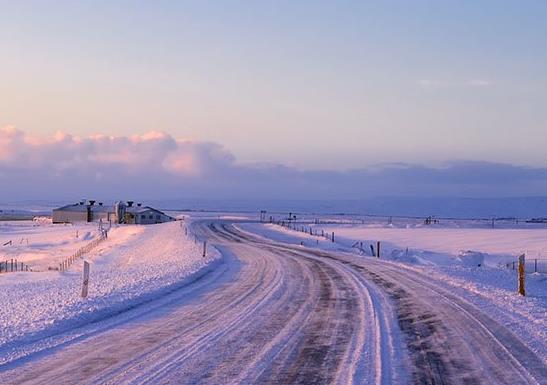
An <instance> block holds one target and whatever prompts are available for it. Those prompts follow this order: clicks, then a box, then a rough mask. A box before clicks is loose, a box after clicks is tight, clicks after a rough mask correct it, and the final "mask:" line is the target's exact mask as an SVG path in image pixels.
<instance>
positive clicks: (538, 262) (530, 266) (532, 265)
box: [505, 258, 547, 273]
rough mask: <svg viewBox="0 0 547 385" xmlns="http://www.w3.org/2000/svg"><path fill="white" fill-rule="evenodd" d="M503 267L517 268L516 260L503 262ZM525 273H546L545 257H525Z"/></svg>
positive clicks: (546, 260) (546, 261)
mask: <svg viewBox="0 0 547 385" xmlns="http://www.w3.org/2000/svg"><path fill="white" fill-rule="evenodd" d="M505 267H506V268H508V269H511V270H517V269H518V261H513V262H509V263H506V264H505ZM524 271H525V272H526V273H547V259H545V258H526V262H525V264H524Z"/></svg>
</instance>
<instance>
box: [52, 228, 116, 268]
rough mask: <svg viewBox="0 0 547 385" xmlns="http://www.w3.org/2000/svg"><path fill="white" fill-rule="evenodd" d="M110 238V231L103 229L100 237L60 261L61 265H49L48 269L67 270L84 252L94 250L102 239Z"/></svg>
mask: <svg viewBox="0 0 547 385" xmlns="http://www.w3.org/2000/svg"><path fill="white" fill-rule="evenodd" d="M107 238H108V231H107V230H101V232H100V235H99V238H97V239H94V240H92V241H91V242H89V243H88V244H87V245H85V246H83V247H81V248H80V249H78V251H76V252H75V253H74V254H72V255H71V256H70V257H68V258H66V259H64V260H63V261H62V262H61V263H59V267H49V268H48V270H59V271H66V270H68V268H69V267H70V266H71V265H72V264H73V263H74V262H76V260H77V259H78V258H81V257H82V256H83V255H84V254H86V253H89V252H90V251H91V250H93V249H94V248H95V247H97V246H98V245H99V243H101V242H102V241H104V240H105V239H107Z"/></svg>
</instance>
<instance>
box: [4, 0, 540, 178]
mask: <svg viewBox="0 0 547 385" xmlns="http://www.w3.org/2000/svg"><path fill="white" fill-rule="evenodd" d="M175 3H176V4H175ZM0 7H1V8H0V9H1V10H2V11H1V12H0V52H1V53H2V54H1V59H0V127H1V126H5V125H15V126H17V127H18V128H19V129H21V130H23V131H25V132H26V133H27V134H30V135H38V136H40V135H43V136H51V135H52V134H53V133H54V132H55V131H57V130H61V131H64V132H68V133H71V134H74V135H82V136H85V135H90V134H97V133H102V134H107V135H115V136H118V135H121V136H125V135H133V134H142V133H145V132H147V131H150V130H159V131H165V132H167V133H169V134H170V135H171V136H173V137H175V138H192V139H195V140H199V141H212V142H217V143H220V144H222V145H223V146H225V147H226V148H227V149H228V150H229V151H230V152H232V153H233V154H234V156H235V158H236V159H237V160H238V161H239V162H272V163H283V164H287V165H291V166H297V167H300V168H307V169H355V168H362V167H366V166H369V165H372V164H376V163H384V162H405V163H421V164H428V165H432V164H437V163H440V162H443V161H447V160H484V161H491V162H505V163H515V164H520V165H531V166H542V167H543V166H547V155H546V154H547V152H545V148H546V147H547V134H546V131H547V2H545V1H428V2H425V1H377V2H351V1H346V2H319V1H310V2H307V1H300V2H294V1H275V2H255V1H247V2H243V1H230V2H227V1H226V2H221V1H217V2H205V1H193V2H186V1H180V2H173V1H153V2H151V1H140V2H139V1H65V2H61V1H55V2H53V1H49V2H45V1H24V2H15V1H0Z"/></svg>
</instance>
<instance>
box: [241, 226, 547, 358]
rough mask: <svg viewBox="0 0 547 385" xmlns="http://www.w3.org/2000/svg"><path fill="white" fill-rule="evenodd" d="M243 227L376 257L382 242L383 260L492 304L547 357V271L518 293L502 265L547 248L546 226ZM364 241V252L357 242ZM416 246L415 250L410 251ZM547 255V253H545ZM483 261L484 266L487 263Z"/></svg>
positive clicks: (529, 276) (531, 275)
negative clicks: (375, 249) (326, 235)
mask: <svg viewBox="0 0 547 385" xmlns="http://www.w3.org/2000/svg"><path fill="white" fill-rule="evenodd" d="M237 226H238V227H239V228H240V229H241V230H243V231H246V232H249V233H252V234H258V235H260V236H262V237H264V238H267V239H272V240H276V241H280V242H286V243H292V244H301V245H302V246H303V247H313V248H321V249H325V250H334V251H340V252H350V253H352V254H358V255H361V256H362V257H363V258H372V257H371V250H370V247H369V246H370V245H371V244H372V245H373V246H374V247H376V241H377V240H379V241H381V258H382V260H387V261H388V263H392V264H398V265H399V266H401V268H403V269H411V270H415V271H420V272H425V273H426V274H428V275H429V276H431V277H432V279H435V280H438V281H440V282H445V283H446V285H447V287H449V288H450V290H452V291H454V292H457V293H458V295H461V296H462V297H463V298H466V299H467V300H468V301H470V302H472V303H474V304H476V305H478V306H479V307H480V308H482V309H484V310H486V312H487V313H488V314H490V315H491V316H492V317H494V318H495V319H496V320H498V321H499V322H500V323H501V324H503V325H505V326H507V327H508V328H509V329H510V330H512V331H514V332H515V333H516V334H518V335H519V336H520V337H521V338H522V339H523V340H524V341H525V342H526V343H527V344H528V346H529V347H530V348H532V350H534V351H535V352H536V353H538V354H539V355H540V356H541V357H543V358H544V360H545V361H546V363H547V274H541V273H540V274H534V273H529V274H527V275H526V288H527V296H526V297H521V296H519V295H518V294H517V293H516V286H517V276H516V272H515V271H513V270H510V269H507V268H505V267H503V266H502V265H501V263H505V262H507V261H513V260H515V258H516V256H517V255H518V254H520V253H522V252H525V251H527V252H528V253H529V254H531V255H532V257H534V256H536V255H537V254H540V255H541V254H542V253H543V252H544V250H545V251H547V230H545V229H480V228H467V229H465V228H464V229H461V228H442V227H437V228H435V227H424V228H393V227H391V226H389V225H381V224H377V225H372V226H371V225H366V226H363V225H347V224H346V225H313V224H312V225H303V226H304V227H307V228H308V229H309V228H310V227H311V228H312V230H313V232H314V234H315V230H318V233H319V234H320V233H321V230H323V231H324V232H325V233H330V234H332V232H334V233H335V242H334V243H333V242H332V241H331V240H327V239H326V238H322V237H321V236H315V235H310V234H309V233H303V232H300V231H295V230H292V229H287V228H285V227H281V226H279V225H275V224H260V223H245V224H238V225H237ZM358 242H363V250H359V249H358V248H356V247H352V246H353V245H355V244H356V243H358ZM407 247H408V252H407ZM543 255H545V254H543ZM479 264H480V266H479Z"/></svg>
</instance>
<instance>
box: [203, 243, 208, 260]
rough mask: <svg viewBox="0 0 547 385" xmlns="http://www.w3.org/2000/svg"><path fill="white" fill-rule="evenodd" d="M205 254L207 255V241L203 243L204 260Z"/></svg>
mask: <svg viewBox="0 0 547 385" xmlns="http://www.w3.org/2000/svg"><path fill="white" fill-rule="evenodd" d="M205 254H207V241H203V258H205Z"/></svg>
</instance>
